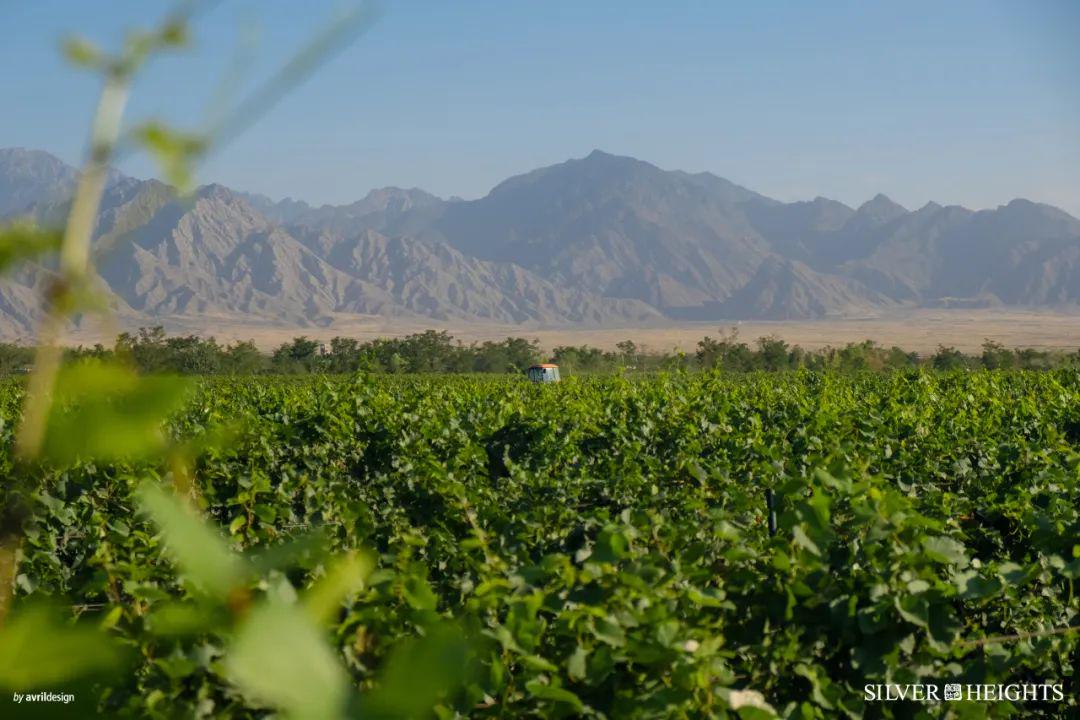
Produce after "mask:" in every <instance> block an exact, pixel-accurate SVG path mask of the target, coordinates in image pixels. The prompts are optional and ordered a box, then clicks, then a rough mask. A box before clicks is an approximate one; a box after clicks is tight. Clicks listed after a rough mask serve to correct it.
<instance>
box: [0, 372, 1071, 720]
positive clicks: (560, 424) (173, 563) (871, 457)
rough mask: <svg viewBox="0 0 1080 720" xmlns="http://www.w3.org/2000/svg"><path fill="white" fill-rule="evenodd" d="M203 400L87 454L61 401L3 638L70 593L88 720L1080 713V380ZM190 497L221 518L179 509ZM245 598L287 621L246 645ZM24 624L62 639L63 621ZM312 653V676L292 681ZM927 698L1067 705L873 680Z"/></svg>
mask: <svg viewBox="0 0 1080 720" xmlns="http://www.w3.org/2000/svg"><path fill="white" fill-rule="evenodd" d="M160 382H162V383H166V382H172V381H166V380H164V379H163V380H161V381H160ZM177 382H179V381H177ZM21 388H22V385H21V384H20V383H19V382H17V381H10V382H7V383H6V384H4V385H2V386H0V443H2V444H0V474H3V475H7V476H14V475H16V474H18V473H20V472H26V470H25V469H24V468H19V467H17V465H16V462H15V460H14V454H13V447H14V442H15V439H14V438H15V427H16V424H17V420H18V417H17V416H18V414H19V408H20V403H21V395H22V392H23V391H22V389H21ZM174 389H175V388H174V386H172V385H168V386H165V385H162V386H161V387H159V388H157V390H156V391H155V392H156V393H157V394H159V395H160V394H167V393H168V392H172V391H173V390H174ZM177 392H180V391H179V390H178V391H177ZM182 392H184V393H186V394H184V395H183V396H182V400H178V401H177V404H176V406H175V407H176V409H175V410H174V411H173V412H172V414H171V415H170V416H169V421H168V432H167V434H168V436H169V438H170V446H171V447H173V448H174V451H173V452H172V454H171V455H169V456H168V457H169V458H171V459H162V457H164V456H147V457H144V458H143V459H138V458H132V457H128V456H124V455H117V456H116V457H114V458H108V457H104V458H103V457H100V456H98V457H96V458H95V459H93V460H89V459H86V458H85V457H83V456H82V455H81V454H80V453H81V450H80V448H82V447H83V446H81V445H80V442H89V440H86V438H85V437H84V436H90V437H92V436H93V435H94V434H95V428H93V427H85V426H81V427H80V426H76V425H75V424H70V425H67V426H64V425H62V420H63V418H62V417H61V418H60V419H57V420H56V422H57V423H60V424H58V425H57V426H56V427H62V428H66V429H65V432H63V433H59V434H58V435H57V439H55V443H57V444H56V446H55V447H52V450H51V457H52V458H54V460H52V461H51V462H52V465H49V464H48V463H46V464H44V465H41V466H38V467H37V468H36V470H35V472H38V473H40V475H41V477H42V480H41V482H40V485H39V486H38V487H37V489H36V490H35V491H34V492H33V494H32V496H30V497H28V498H23V499H22V501H21V502H22V505H23V506H24V507H23V512H24V516H23V517H22V519H21V521H20V522H21V523H22V527H23V529H24V537H23V540H22V544H21V548H20V550H19V557H18V565H17V569H16V577H15V587H16V591H15V592H16V596H15V600H14V604H13V611H12V619H11V621H10V622H11V623H12V624H13V627H26V628H29V629H32V628H33V627H35V626H33V625H32V623H33V622H36V621H35V620H34V619H33V616H34V613H35V612H38V611H37V610H35V608H39V607H40V606H41V605H42V603H45V602H48V603H50V604H51V605H52V606H53V608H54V610H55V611H56V612H57V613H59V614H61V615H63V616H64V617H68V618H70V617H73V616H79V617H80V618H81V621H80V624H79V625H78V627H86V628H91V627H92V628H93V632H96V633H104V634H105V635H106V636H107V637H108V638H110V639H111V642H112V643H113V646H115V648H116V652H115V653H114V655H110V656H109V657H107V658H104V659H99V660H95V664H96V665H100V667H96V668H90V669H89V670H94V671H95V672H90V671H89V670H88V671H87V672H85V673H81V672H76V671H75V670H73V671H72V672H71V673H70V676H71V679H70V680H63V681H61V680H60V679H59V678H60V676H57V678H52V679H49V678H46V680H49V681H42V682H41V683H40V685H41V687H40V688H39V689H41V690H50V689H51V690H56V691H62V690H64V689H65V688H66V689H71V688H76V689H75V690H71V692H74V693H75V694H76V695H77V702H78V703H79V708H80V713H79V714H80V716H84V717H85V716H88V715H90V714H92V713H93V712H100V713H102V714H105V715H114V714H123V713H130V714H135V715H141V716H144V715H145V716H158V717H172V716H174V715H177V714H178V715H179V716H205V717H209V716H214V717H252V716H261V715H265V714H266V712H267V708H271V707H276V708H279V709H282V710H283V711H284V712H285V714H287V715H292V716H300V715H303V714H304V713H305V710H304V708H305V707H306V708H307V710H306V712H307V713H308V715H309V716H311V717H320V716H321V717H330V716H332V715H334V714H342V713H345V714H353V715H356V716H359V717H408V716H414V717H426V716H435V717H440V718H453V717H570V716H580V717H598V718H601V717H603V718H625V717H637V718H673V717H674V718H679V717H685V718H691V717H695V718H696V717H745V718H766V717H774V716H780V717H786V718H834V717H845V716H846V717H945V716H951V717H1000V716H1006V715H1010V714H1022V715H1025V716H1045V717H1064V716H1075V713H1077V712H1080V704H1078V700H1077V696H1076V694H1075V693H1076V690H1075V677H1076V676H1075V671H1076V667H1077V663H1078V660H1080V636H1078V634H1077V632H1076V627H1077V626H1078V625H1080V618H1078V613H1080V599H1078V597H1077V590H1078V588H1077V587H1076V583H1077V578H1078V577H1080V510H1078V508H1080V372H1077V371H1076V370H1054V371H1047V372H1024V371H997V372H988V371H979V372H961V373H935V372H932V371H925V370H910V371H903V372H894V373H887V374H886V373H881V374H872V373H862V374H846V375H845V374H839V373H813V372H808V371H799V372H791V373H776V374H764V373H754V374H745V375H740V374H730V373H719V372H715V373H697V374H694V373H681V372H677V373H672V374H669V375H656V376H648V377H645V378H641V379H627V378H623V377H594V378H587V379H581V378H571V379H569V380H567V381H564V382H563V383H561V384H559V385H553V386H538V385H532V384H529V383H527V382H525V381H524V379H523V378H519V377H517V376H507V377H501V378H499V377H469V376H463V377H454V378H449V377H439V376H410V377H386V376H375V375H363V374H361V375H357V376H352V377H333V378H257V379H256V378H235V379H228V378H213V379H204V380H199V381H195V382H194V383H193V384H190V385H188V386H187V387H186V388H185V389H184V390H183V391H182ZM105 405H107V401H105ZM103 406H104V405H103ZM128 410H130V408H129V409H128ZM67 411H68V412H74V411H72V410H70V408H68V410H67ZM61 412H63V409H61ZM113 440H114V441H115V442H118V443H120V444H121V445H122V444H123V442H125V441H126V440H130V438H114V439H113ZM132 442H134V441H132ZM47 450H48V448H47ZM178 454H179V455H182V456H183V457H184V458H185V462H184V463H178V462H176V457H178V456H179V455H178ZM47 456H49V455H48V453H47ZM57 458H59V459H57ZM148 481H149V482H148ZM171 487H176V488H178V489H180V490H181V491H182V493H186V495H187V496H188V497H190V498H192V499H193V504H194V505H195V506H197V507H198V510H199V512H198V514H199V515H201V517H202V518H203V519H204V520H206V521H209V523H210V524H209V525H205V526H203V525H199V524H198V523H197V521H196V520H194V519H193V518H191V517H186V516H185V517H173V518H172V519H171V520H170V515H169V513H170V512H172V511H171V510H170V509H169V507H168V506H167V505H166V504H165V502H164V501H163V499H162V498H163V495H162V492H163V491H162V490H161V488H171ZM155 493H157V494H155ZM767 493H769V494H771V496H772V498H773V507H774V509H775V513H776V516H775V518H776V520H775V524H776V527H775V533H772V532H770V522H769V510H768V507H767V502H766V497H767ZM7 500H8V502H7V503H6V505H7V506H14V505H16V504H18V503H15V501H14V499H13V498H11V497H8V498H7ZM185 522H190V523H195V525H193V526H191V527H187V526H185V525H184V523H185ZM206 527H212V528H213V531H212V532H210V533H209V534H208V535H207V536H205V537H204V535H202V534H200V532H204V531H205V528H206ZM177 528H180V530H181V531H182V532H181V531H178V530H177ZM185 532H186V533H188V534H187V535H185V534H184V533H185ZM215 543H216V544H215ZM219 545H220V547H221V548H225V547H226V546H227V551H228V553H230V554H227V555H221V553H220V551H219V547H218V546H219ZM342 557H344V558H351V560H350V561H349V562H347V563H346V565H345V566H346V567H347V568H348V567H352V568H353V569H356V570H357V571H358V572H360V571H361V570H362V572H363V573H364V576H365V577H366V579H365V580H364V582H363V583H362V584H360V585H359V586H357V587H356V588H355V589H352V590H350V591H349V592H348V593H346V594H345V595H344V596H343V597H338V596H333V595H330V596H327V597H329V598H330V599H329V600H326V601H325V602H322V604H321V605H320V604H319V603H318V602H315V606H317V607H318V609H319V611H320V612H319V613H318V615H319V617H320V618H321V619H322V623H323V624H322V625H321V626H320V627H321V628H322V630H323V635H322V637H318V636H316V637H314V638H310V637H308V636H307V635H304V634H303V632H301V631H300V630H297V634H296V635H290V634H288V633H287V632H285V631H281V633H280V634H277V635H275V632H276V631H275V630H273V628H276V627H277V626H275V625H274V624H273V622H271V620H272V619H273V613H274V612H276V611H275V610H274V609H275V608H282V607H290V606H292V605H295V604H296V603H298V602H302V600H300V599H298V598H304V600H303V601H304V602H309V604H310V602H311V599H312V597H314V598H316V599H317V598H318V597H320V596H319V595H318V588H319V587H325V586H326V580H327V578H328V577H333V576H334V573H335V572H337V571H335V570H334V568H335V567H338V568H340V567H341V565H340V563H339V564H338V565H334V564H333V563H332V562H331V560H330V559H329V558H342ZM349 563H351V565H350V564H349ZM360 565H363V566H364V567H363V568H359V566H360ZM312 588H314V590H312ZM313 593H314V595H313ZM69 606H70V608H69ZM255 613H265V614H266V615H265V617H264V618H263V619H265V620H266V622H265V623H264V624H263V625H262V626H261V627H263V628H264V629H265V632H263V633H262V634H258V635H254V636H251V635H248V636H245V635H244V634H243V632H242V631H238V632H234V630H233V625H231V623H234V622H236V620H235V619H236V618H240V619H241V620H240V621H242V619H243V618H244V617H245V616H250V615H252V614H255ZM282 617H285V616H284V615H282ZM42 622H44V621H42ZM283 622H284V623H285V624H286V625H287V624H288V621H283ZM18 623H24V625H21V626H20V625H18ZM42 627H44V625H42ZM1070 628H1071V629H1070ZM27 632H29V630H27ZM86 632H87V633H89V632H90V630H89V629H87V631H86ZM86 637H87V638H89V637H90V636H89V635H87V636H86ZM34 638H35V639H34V643H33V644H34V645H40V646H41V647H42V648H44V649H42V650H41V652H43V653H44V652H47V648H46V646H47V644H48V634H47V632H46V631H44V630H42V631H40V632H37V633H36V634H35V635H34ZM320 641H326V642H328V643H329V645H328V647H330V648H332V652H330V653H329V654H328V655H327V656H326V657H324V656H323V655H321V654H319V645H318V643H319V642H320ZM66 642H71V639H70V637H69V638H68V640H67V641H66ZM84 645H86V652H87V653H90V652H91V648H90V642H89V640H87V641H86V643H84ZM72 647H73V648H74V649H73V650H71V651H70V652H69V653H68V654H69V655H70V656H71V657H72V658H74V659H73V660H72V663H73V665H77V664H78V659H77V657H78V654H79V652H82V650H81V649H80V648H82V647H83V646H82V645H78V644H76V645H74V646H72ZM95 647H96V646H95ZM4 653H5V650H4V648H3V647H0V669H2V668H3V667H4V663H5V662H7V663H8V666H10V664H11V658H10V657H5V656H4ZM305 653H308V654H310V658H311V661H310V662H304V663H301V665H302V666H303V667H306V668H308V669H307V670H306V671H304V672H302V673H300V675H299V676H297V677H284V678H281V677H279V676H280V675H282V673H278V675H274V671H275V667H277V665H276V662H275V659H277V658H281V657H287V656H296V657H306V655H305ZM22 657H23V660H22V662H23V663H29V664H32V661H28V660H26V659H25V658H26V656H25V655H24V656H22ZM327 658H328V659H327ZM324 660H325V662H324ZM245 663H247V664H245ZM320 663H322V664H320ZM327 663H329V665H327ZM324 666H325V667H324ZM9 670H10V667H9ZM76 670H78V668H76ZM336 673H340V674H341V677H342V678H348V681H345V682H338V681H336V680H333V678H336V677H338V675H336ZM0 676H3V677H6V678H10V677H11V674H10V672H8V674H7V675H6V676H5V675H3V673H2V672H0ZM267 677H269V678H274V681H275V682H276V683H277V685H278V686H277V687H262V688H260V686H259V685H260V678H263V679H265V678H267ZM327 678H331V679H330V680H327ZM924 682H925V683H930V682H933V683H937V682H940V683H949V682H956V683H972V684H1009V683H1029V684H1030V683H1033V684H1044V683H1045V684H1059V685H1064V690H1065V692H1064V699H1063V700H1057V701H1053V699H1052V698H1051V701H1043V700H1028V701H1017V702H1013V701H1010V700H1008V699H1002V698H998V699H995V700H992V701H982V702H976V701H967V700H961V701H955V702H941V703H931V704H925V703H915V702H911V701H899V702H888V703H886V702H876V701H874V700H869V699H867V697H866V695H865V694H864V687H865V686H866V685H867V684H876V683H899V684H905V683H924ZM289 683H295V684H296V685H297V687H296V688H295V689H291V688H289V687H284V686H285V685H288V684H289ZM264 684H265V682H264ZM305 684H306V685H307V686H308V689H310V687H311V686H316V687H320V688H322V687H325V688H329V690H327V692H325V693H324V694H323V696H322V697H321V699H320V701H319V702H321V703H323V705H321V706H315V705H312V701H311V699H310V698H305V699H304V700H303V702H300V701H297V700H296V698H295V697H293V696H291V695H289V693H290V692H293V690H295V693H302V692H303V691H304V689H305V688H304V687H302V686H303V685H305ZM342 688H344V689H342ZM275 693H276V694H275ZM295 693H294V694H295ZM10 695H11V693H10V692H9V693H8V696H9V697H10ZM259 697H264V698H266V701H265V702H261V701H260V700H259V699H258V698H259ZM253 698H254V699H253ZM290 698H291V699H290ZM290 702H291V703H292V704H291V705H290ZM69 710H70V708H69Z"/></svg>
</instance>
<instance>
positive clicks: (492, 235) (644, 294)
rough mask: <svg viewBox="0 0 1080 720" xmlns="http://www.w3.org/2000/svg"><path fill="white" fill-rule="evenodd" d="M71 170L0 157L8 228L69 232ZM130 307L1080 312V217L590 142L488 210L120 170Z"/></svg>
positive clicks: (384, 194) (453, 316) (621, 321)
mask: <svg viewBox="0 0 1080 720" xmlns="http://www.w3.org/2000/svg"><path fill="white" fill-rule="evenodd" d="M76 179H77V171H76V170H75V169H74V168H72V167H70V166H68V165H66V164H64V163H63V162H61V161H60V160H58V159H57V158H55V157H53V156H52V155H49V154H48V153H45V152H42V151H37V150H26V149H6V150H0V218H4V219H13V218H18V217H30V218H32V219H34V220H35V221H37V222H39V223H41V224H44V225H51V224H57V223H59V222H62V220H63V218H64V217H65V214H66V211H67V206H68V203H69V202H70V195H71V192H72V190H73V187H74V184H75V182H76ZM94 248H95V255H96V257H97V268H98V274H99V275H100V280H101V283H102V285H103V287H104V288H105V289H106V290H107V292H108V294H109V296H110V297H111V299H112V302H113V306H114V308H115V310H116V313H117V315H118V316H119V317H120V318H121V319H124V320H129V321H130V322H148V321H163V320H164V321H167V320H168V319H169V318H189V319H190V318H199V317H219V318H230V319H244V318H252V319H254V318H257V319H259V320H260V321H272V322H277V323H281V324H285V325H295V326H311V325H316V326H325V325H330V324H332V323H333V322H334V321H335V320H337V319H341V318H343V317H347V316H356V315H380V316H387V315H389V316H408V317H413V318H430V319H432V320H439V321H469V322H473V321H475V322H497V323H534V324H548V325H558V324H570V323H584V324H590V325H623V326H624V325H633V324H648V323H660V322H664V321H670V320H672V319H674V320H728V319H730V320H737V319H771V320H798V319H810V318H821V317H831V316H860V315H862V316H865V315H867V314H879V313H883V312H890V311H895V310H902V309H904V308H916V307H994V306H1024V307H1053V308H1060V309H1070V310H1073V309H1076V308H1077V307H1080V220H1077V219H1076V218H1074V217H1072V216H1070V215H1068V214H1067V213H1065V212H1063V211H1062V210H1059V209H1057V208H1054V207H1051V206H1049V205H1043V204H1038V203H1034V202H1030V201H1027V200H1014V201H1012V202H1010V203H1009V204H1007V205H1004V206H1001V207H998V208H995V209H991V210H980V211H972V210H968V209H965V208H962V207H958V206H942V205H938V204H936V203H929V204H927V205H926V206H924V207H922V208H920V209H918V210H908V209H906V208H904V207H901V206H900V205H898V204H896V203H894V202H892V201H891V200H890V199H889V198H887V197H885V196H884V195H877V196H876V197H874V198H873V199H871V200H870V201H868V202H866V203H865V204H863V205H862V206H860V207H858V208H852V207H848V206H847V205H844V204H843V203H840V202H837V201H835V200H829V199H826V198H821V197H819V198H816V199H815V200H812V201H808V202H794V203H783V202H780V201H777V200H774V199H771V198H768V197H766V196H764V195H761V194H759V193H756V192H753V191H752V190H748V189H746V188H744V187H740V186H739V185H736V184H734V183H732V182H729V181H728V180H724V179H723V178H720V177H717V176H715V175H712V174H709V173H697V174H690V173H685V172H680V171H665V170H661V169H660V168H658V167H656V166H654V165H652V164H650V163H647V162H643V161H640V160H635V159H633V158H629V157H621V156H616V155H611V154H608V153H604V152H600V151H594V152H592V153H591V154H589V155H588V156H587V157H584V158H581V159H574V160H569V161H567V162H564V163H561V164H558V165H552V166H550V167H545V168H541V169H538V170H534V171H532V172H529V173H525V174H523V175H518V176H516V177H512V178H510V179H508V180H505V181H504V182H502V183H500V184H499V185H497V186H496V187H495V188H494V189H492V190H491V192H490V193H488V195H486V196H485V197H483V198H480V199H478V200H472V201H465V200H460V199H458V198H451V199H448V200H444V199H441V198H438V197H436V196H434V195H431V194H429V193H427V192H424V191H423V190H419V189H416V188H413V189H401V188H393V187H388V188H382V189H379V190H373V191H372V192H370V193H368V194H367V195H366V196H365V197H364V198H362V199H361V200H358V201H357V202H354V203H351V204H348V205H337V206H332V205H323V206H319V207H316V206H312V205H309V204H307V203H305V202H301V201H296V200H291V199H287V200H283V201H274V200H271V199H269V198H266V197H264V196H261V195H255V194H249V193H244V192H240V191H236V190H232V189H229V188H226V187H223V186H221V185H207V186H203V187H200V188H198V190H196V191H195V192H194V193H193V194H192V195H190V196H185V197H177V195H176V194H175V193H174V192H173V191H172V189H171V188H170V187H168V186H167V185H164V184H162V183H161V182H158V181H156V180H138V179H135V178H131V177H127V176H124V175H122V174H120V173H118V172H114V173H112V174H111V176H110V180H109V184H108V187H107V189H106V192H105V196H104V198H103V202H102V207H101V212H100V215H99V218H98V224H97V228H96V232H95V238H94ZM49 272H50V269H49V264H48V262H43V263H41V264H29V265H25V266H23V267H22V268H20V269H19V270H18V271H17V272H15V273H14V274H12V275H10V276H8V277H6V278H3V279H2V280H0V334H8V335H10V334H21V333H25V332H26V331H28V330H29V329H30V328H31V327H32V326H33V324H34V323H35V321H36V319H37V310H36V308H37V306H38V302H39V297H40V290H41V288H42V286H43V284H44V282H45V279H46V278H47V277H48V274H49Z"/></svg>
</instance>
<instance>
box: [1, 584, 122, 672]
mask: <svg viewBox="0 0 1080 720" xmlns="http://www.w3.org/2000/svg"><path fill="white" fill-rule="evenodd" d="M122 660H123V654H122V651H121V649H120V648H118V647H117V646H116V644H115V643H114V642H113V641H112V639H111V638H110V637H109V636H107V635H105V634H104V633H102V632H100V631H99V630H98V629H97V628H96V627H94V626H89V625H85V624H71V623H65V622H63V621H62V620H60V619H59V618H58V617H56V616H54V614H53V613H52V612H50V611H49V610H48V609H47V608H46V607H43V606H41V605H37V606H34V607H30V608H27V609H26V610H24V611H23V612H21V613H17V614H15V615H12V616H11V617H10V618H9V619H8V621H7V623H6V624H5V626H4V628H3V630H0V687H3V688H5V689H7V688H11V689H19V690H22V689H36V688H42V687H48V686H49V685H55V684H57V683H64V682H68V681H71V680H74V679H76V678H79V677H82V676H85V675H97V674H101V673H107V672H110V671H112V670H115V669H116V668H117V667H118V666H119V665H120V664H121V662H122Z"/></svg>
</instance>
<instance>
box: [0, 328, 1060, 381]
mask: <svg viewBox="0 0 1080 720" xmlns="http://www.w3.org/2000/svg"><path fill="white" fill-rule="evenodd" d="M33 353H34V349H33V348H32V347H29V346H26V345H19V344H13V343H0V374H3V375H16V374H20V373H25V372H27V371H28V369H29V367H30V365H31V363H32V360H33ZM67 355H68V357H69V359H77V358H86V357H97V358H102V359H122V360H124V361H126V362H128V363H130V364H131V365H133V366H134V367H136V368H137V369H138V370H140V371H142V372H146V373H179V374H184V375H257V374H277V375H295V374H314V373H353V372H358V371H365V372H373V373H385V374H411V373H498V374H507V373H520V372H523V371H524V370H525V369H526V368H528V367H529V366H530V365H533V364H535V363H537V362H554V363H557V364H558V365H559V366H560V368H561V369H562V371H563V374H564V375H567V374H592V373H610V372H655V371H661V370H675V369H685V370H698V369H700V370H709V369H714V368H718V369H721V370H726V371H729V372H754V371H771V372H775V371H782V370H796V369H799V368H806V369H810V370H840V371H849V372H854V371H861V370H875V371H885V370H901V369H905V368H915V367H930V368H934V369H937V370H956V369H980V368H985V369H991V370H994V369H1028V370H1034V369H1050V368H1057V367H1065V366H1077V367H1080V350H1076V351H1073V352H1067V351H1052V350H1037V349H1034V348H1024V349H1011V348H1007V347H1005V346H1003V345H1002V344H1001V343H998V342H994V341H991V340H987V341H986V342H985V343H983V346H982V351H981V352H980V353H976V354H965V353H963V352H961V351H959V350H957V349H956V348H953V347H946V346H940V347H939V348H938V349H937V351H936V352H935V353H933V354H929V355H920V354H919V353H915V352H910V351H907V350H904V349H902V348H899V347H896V346H893V347H889V348H886V347H883V346H881V345H878V344H877V343H875V342H873V341H870V340H866V341H864V342H861V343H850V344H848V345H845V346H843V347H839V348H832V347H829V348H824V349H821V350H806V349H804V348H802V347H800V346H798V345H790V344H788V343H787V342H785V341H784V340H782V339H780V338H777V337H762V338H758V339H757V340H756V341H754V342H753V343H747V342H744V341H742V340H740V338H739V335H738V331H737V330H731V331H728V332H722V333H721V334H720V336H719V337H716V338H714V337H710V336H706V337H704V338H702V339H701V340H700V341H699V342H698V344H697V348H696V351H695V352H693V353H683V352H658V351H655V350H651V349H650V350H645V349H643V348H642V347H640V346H638V345H637V344H636V343H635V342H633V341H632V340H625V341H623V342H620V343H618V344H617V345H616V348H615V350H603V349H600V348H596V347H590V346H588V345H577V346H575V345H561V346H558V347H556V348H554V349H553V350H551V351H550V352H546V353H545V352H543V351H542V350H541V348H540V344H539V341H538V340H528V339H526V338H520V337H508V338H506V339H505V340H499V341H494V340H488V341H484V342H479V343H476V342H474V343H471V344H465V343H463V342H461V341H459V340H456V339H455V338H454V337H453V336H452V335H450V334H449V333H447V332H445V331H437V330H427V331H425V332H422V333H416V334H413V335H408V336H405V337H401V338H379V339H375V340H368V341H360V340H357V339H355V338H347V337H335V338H333V339H332V340H330V342H329V343H324V342H321V341H319V340H314V339H311V338H308V337H306V336H300V337H295V338H293V339H292V340H290V341H289V342H286V343H283V344H281V345H279V346H278V347H277V348H275V349H274V350H273V351H271V352H264V351H262V350H260V349H259V348H258V347H256V346H255V343H254V342H252V341H243V342H233V343H229V344H221V343H219V342H218V341H217V340H215V339H214V338H213V337H200V336H197V335H177V336H172V335H168V334H167V333H166V332H165V330H164V328H162V327H161V326H156V327H148V328H141V329H140V330H138V331H136V332H134V333H127V332H125V333H121V334H120V335H119V336H117V338H116V341H115V343H114V344H113V346H112V347H106V346H104V345H101V344H97V345H94V346H92V347H83V346H80V347H76V348H69V349H68V350H67Z"/></svg>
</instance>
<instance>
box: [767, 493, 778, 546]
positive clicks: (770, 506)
mask: <svg viewBox="0 0 1080 720" xmlns="http://www.w3.org/2000/svg"><path fill="white" fill-rule="evenodd" d="M765 508H766V509H767V510H768V511H769V537H774V536H775V535H776V496H775V495H774V494H773V491H772V489H771V488H770V489H768V490H766V491H765Z"/></svg>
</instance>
